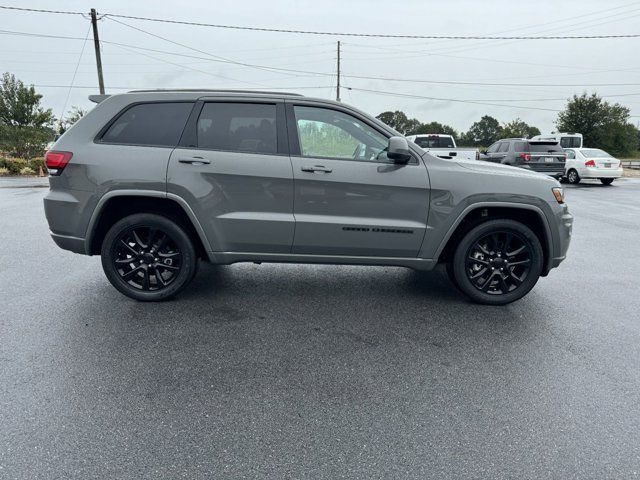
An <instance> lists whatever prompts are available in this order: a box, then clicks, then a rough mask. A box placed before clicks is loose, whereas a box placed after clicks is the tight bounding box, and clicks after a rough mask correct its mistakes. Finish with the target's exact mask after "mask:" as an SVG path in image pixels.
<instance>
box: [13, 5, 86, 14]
mask: <svg viewBox="0 0 640 480" xmlns="http://www.w3.org/2000/svg"><path fill="white" fill-rule="evenodd" d="M0 8H2V9H3V10H17V11H20V12H36V13H57V14H63V15H85V13H83V12H70V11H68V10H45V9H42V8H25V7H11V6H7V5H0Z"/></svg>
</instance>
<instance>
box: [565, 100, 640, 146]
mask: <svg viewBox="0 0 640 480" xmlns="http://www.w3.org/2000/svg"><path fill="white" fill-rule="evenodd" d="M556 125H557V128H558V130H559V131H561V132H577V133H581V134H582V135H583V137H584V145H585V146H587V147H597V148H602V149H603V150H606V151H607V152H609V153H611V154H614V155H626V154H630V153H632V152H634V151H635V150H637V149H638V134H637V129H636V128H635V127H634V126H633V125H632V124H631V123H629V109H628V108H627V107H624V106H622V105H620V104H618V103H615V104H613V105H612V104H610V103H608V102H606V101H604V100H602V98H600V97H599V96H598V95H596V94H595V93H593V94H591V95H588V94H587V93H586V92H585V93H583V94H582V95H580V96H577V95H574V96H573V98H572V99H571V100H569V101H568V102H567V106H566V107H565V109H564V110H563V111H562V112H560V113H559V114H558V119H557V121H556Z"/></svg>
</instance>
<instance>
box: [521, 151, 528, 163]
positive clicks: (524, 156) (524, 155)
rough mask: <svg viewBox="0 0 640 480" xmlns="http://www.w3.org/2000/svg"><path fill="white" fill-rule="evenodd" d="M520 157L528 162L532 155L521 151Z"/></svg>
mask: <svg viewBox="0 0 640 480" xmlns="http://www.w3.org/2000/svg"><path fill="white" fill-rule="evenodd" d="M520 158H521V159H522V160H524V161H525V162H528V161H530V160H531V155H529V154H528V153H521V154H520Z"/></svg>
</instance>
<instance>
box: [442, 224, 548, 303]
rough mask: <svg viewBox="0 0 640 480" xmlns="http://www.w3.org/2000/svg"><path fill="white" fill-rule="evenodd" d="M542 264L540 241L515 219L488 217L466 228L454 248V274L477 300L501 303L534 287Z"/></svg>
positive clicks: (460, 285)
mask: <svg viewBox="0 0 640 480" xmlns="http://www.w3.org/2000/svg"><path fill="white" fill-rule="evenodd" d="M542 267H543V252H542V246H541V245H540V240H538V237H537V236H536V234H535V233H533V231H531V229H530V228H528V227H527V226H526V225H523V224H522V223H520V222H516V221H514V220H490V221H488V222H485V223H482V224H480V225H478V226H477V227H475V228H473V229H472V230H471V231H469V232H468V233H467V234H466V235H465V236H464V237H463V238H462V240H461V241H460V243H459V244H458V246H457V247H456V251H455V254H454V257H453V265H452V268H453V275H454V277H455V280H456V283H457V285H458V287H459V288H460V290H462V292H464V293H465V294H466V295H467V296H469V297H470V298H471V299H472V300H474V301H476V302H478V303H484V304H487V305H504V304H507V303H511V302H513V301H515V300H518V299H520V298H522V297H523V296H524V295H526V294H527V293H529V291H530V290H531V289H532V288H533V287H534V285H535V284H536V282H537V281H538V278H539V277H540V273H541V272H542Z"/></svg>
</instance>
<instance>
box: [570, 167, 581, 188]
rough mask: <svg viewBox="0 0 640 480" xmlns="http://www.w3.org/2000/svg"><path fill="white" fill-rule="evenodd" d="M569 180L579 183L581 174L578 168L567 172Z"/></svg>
mask: <svg viewBox="0 0 640 480" xmlns="http://www.w3.org/2000/svg"><path fill="white" fill-rule="evenodd" d="M567 182H569V183H571V184H573V185H575V184H577V183H580V175H578V172H577V170H574V169H573V168H572V169H571V170H569V171H568V172H567Z"/></svg>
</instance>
